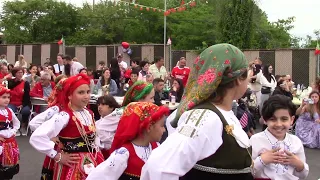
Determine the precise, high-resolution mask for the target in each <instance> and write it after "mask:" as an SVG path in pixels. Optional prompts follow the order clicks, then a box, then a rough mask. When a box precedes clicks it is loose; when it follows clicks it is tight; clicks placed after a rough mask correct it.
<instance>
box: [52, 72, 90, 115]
mask: <svg viewBox="0 0 320 180" xmlns="http://www.w3.org/2000/svg"><path fill="white" fill-rule="evenodd" d="M83 84H87V85H88V86H90V78H89V77H88V76H87V75H85V74H77V75H75V76H71V77H68V78H67V79H66V80H65V81H64V82H63V86H62V88H63V90H62V91H61V92H60V93H59V94H58V96H57V97H56V98H57V101H59V104H60V107H62V109H66V108H69V107H68V103H69V102H70V100H69V98H68V96H69V95H70V94H72V93H73V91H75V90H76V89H77V88H78V87H79V86H81V85H83Z"/></svg>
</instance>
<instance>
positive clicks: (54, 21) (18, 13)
mask: <svg viewBox="0 0 320 180" xmlns="http://www.w3.org/2000/svg"><path fill="white" fill-rule="evenodd" d="M77 21H78V13H77V9H76V8H75V7H74V6H72V5H71V4H66V3H64V2H57V1H53V0H25V1H12V2H11V1H7V2H5V3H4V6H3V14H2V15H1V27H3V28H4V34H5V38H6V41H7V42H8V43H42V42H54V41H56V40H57V39H60V38H61V36H62V35H65V36H69V35H72V34H74V33H75V32H76V27H77V23H76V22H77Z"/></svg>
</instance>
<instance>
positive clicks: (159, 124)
mask: <svg viewBox="0 0 320 180" xmlns="http://www.w3.org/2000/svg"><path fill="white" fill-rule="evenodd" d="M168 113H169V109H168V108H167V107H165V106H161V107H159V106H157V105H155V104H153V103H148V102H133V103H130V104H129V105H128V106H127V107H126V108H125V110H124V113H123V116H122V117H121V120H120V122H119V126H118V129H117V131H116V134H115V137H114V140H113V143H112V146H111V149H110V151H111V152H113V153H112V154H111V155H110V157H109V158H108V159H107V160H106V161H104V162H103V163H101V164H100V165H99V166H98V167H96V168H95V169H94V170H92V171H91V173H90V174H89V176H88V178H87V180H95V179H100V180H103V179H105V180H118V179H119V180H129V179H131V180H134V179H137V180H138V179H140V174H141V169H142V166H143V165H144V164H145V162H146V161H147V160H148V157H149V156H150V154H151V152H152V150H153V149H155V148H156V147H158V143H157V142H159V141H160V139H161V137H162V134H163V132H164V131H165V128H164V120H165V116H166V115H167V114H168Z"/></svg>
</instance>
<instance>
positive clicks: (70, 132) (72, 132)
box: [59, 109, 94, 139]
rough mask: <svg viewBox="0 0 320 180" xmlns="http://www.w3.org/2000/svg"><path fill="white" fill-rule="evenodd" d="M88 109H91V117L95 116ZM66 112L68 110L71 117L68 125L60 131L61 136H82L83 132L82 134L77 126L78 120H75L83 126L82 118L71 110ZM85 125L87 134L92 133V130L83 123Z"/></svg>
mask: <svg viewBox="0 0 320 180" xmlns="http://www.w3.org/2000/svg"><path fill="white" fill-rule="evenodd" d="M86 110H87V111H89V113H90V116H91V117H90V118H93V113H92V112H91V111H90V110H88V109H86ZM64 112H66V113H67V114H68V115H69V117H70V119H69V122H68V124H67V126H66V127H65V128H63V129H62V130H61V131H60V133H59V137H61V138H69V139H70V138H71V139H73V138H79V137H81V134H80V132H79V130H78V128H77V125H76V122H75V121H77V123H78V124H79V125H80V126H81V122H80V120H79V119H78V118H76V116H75V115H74V114H73V112H72V111H71V110H64ZM93 122H94V121H93ZM83 127H84V129H85V131H86V133H87V134H89V133H92V131H90V130H89V127H88V126H85V125H83Z"/></svg>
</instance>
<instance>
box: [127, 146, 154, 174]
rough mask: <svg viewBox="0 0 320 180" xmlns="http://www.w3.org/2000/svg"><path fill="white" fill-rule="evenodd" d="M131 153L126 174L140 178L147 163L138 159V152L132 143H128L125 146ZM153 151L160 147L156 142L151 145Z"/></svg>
mask: <svg viewBox="0 0 320 180" xmlns="http://www.w3.org/2000/svg"><path fill="white" fill-rule="evenodd" d="M123 147H125V148H126V149H127V150H128V151H129V154H130V155H129V159H128V166H127V169H126V170H125V171H124V174H126V175H129V176H133V177H140V175H141V170H142V166H143V165H144V164H145V162H144V161H143V160H142V159H140V158H139V157H138V155H137V154H136V151H135V150H134V147H133V144H132V143H127V144H125V145H123ZM151 147H152V150H153V149H155V148H157V147H158V144H157V143H156V142H152V143H151Z"/></svg>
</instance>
